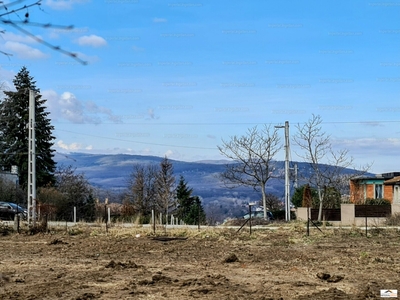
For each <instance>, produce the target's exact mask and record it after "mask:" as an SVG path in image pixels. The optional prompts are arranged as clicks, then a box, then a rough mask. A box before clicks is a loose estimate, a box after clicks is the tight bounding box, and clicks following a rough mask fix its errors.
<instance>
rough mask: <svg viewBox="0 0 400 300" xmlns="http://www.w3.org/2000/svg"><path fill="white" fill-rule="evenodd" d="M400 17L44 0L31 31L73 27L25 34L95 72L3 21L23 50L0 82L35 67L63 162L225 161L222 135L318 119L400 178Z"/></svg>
mask: <svg viewBox="0 0 400 300" xmlns="http://www.w3.org/2000/svg"><path fill="white" fill-rule="evenodd" d="M32 2H34V1H32ZM32 2H29V1H24V4H28V3H32ZM10 9H11V8H10ZM3 11H4V9H3ZM25 12H26V11H25V10H24V11H22V12H21V13H19V15H17V14H11V15H10V17H9V18H10V19H11V20H18V19H19V18H20V19H23V16H24V14H25ZM399 13H400V1H383V2H379V1H375V2H374V1H358V0H353V1H285V0H280V1H224V0H220V1H176V2H175V1H152V0H148V1H144V0H141V1H140V0H102V1H101V0H98V1H94V0H92V1H90V0H75V1H74V0H69V1H63V0H43V1H42V5H41V9H39V8H38V7H31V8H29V15H30V16H29V20H30V21H31V22H44V23H52V24H56V25H58V24H59V25H74V26H75V27H74V29H72V30H70V31H65V30H61V29H57V28H47V29H43V28H37V27H30V26H27V27H24V28H25V29H28V30H30V32H32V33H33V34H34V35H36V36H39V37H40V38H43V39H45V40H46V41H48V42H49V43H52V44H54V45H59V46H62V48H63V49H66V50H69V51H72V52H74V53H77V54H78V56H79V58H81V59H83V60H85V61H88V65H86V66H84V65H81V64H80V63H78V62H77V61H75V60H73V59H72V58H70V57H68V56H66V55H63V54H61V53H58V52H55V51H53V50H51V49H49V48H46V47H45V46H43V45H41V44H39V43H37V42H35V41H34V40H33V39H31V38H29V37H27V36H25V35H23V34H22V33H21V32H19V31H16V30H15V29H13V28H12V27H8V26H5V25H0V28H2V29H3V30H6V32H5V33H4V34H3V35H2V38H1V39H0V50H1V51H3V52H7V53H12V54H13V56H12V57H10V59H9V58H7V57H6V56H3V57H2V58H0V79H1V81H2V82H5V83H6V84H8V86H12V79H13V77H14V76H15V74H16V73H17V72H18V71H19V70H20V68H21V67H22V66H26V67H27V68H28V69H29V71H30V73H31V75H32V76H33V77H34V78H35V80H36V83H37V86H38V87H39V88H40V89H41V93H42V95H43V98H45V99H47V100H48V102H47V106H48V109H49V111H50V112H51V118H52V123H53V125H54V126H55V131H54V135H55V136H56V141H55V149H56V150H57V151H59V152H88V153H131V154H142V155H156V156H164V155H168V157H170V158H172V159H179V160H185V161H196V160H204V159H221V158H222V157H221V156H220V154H219V152H218V149H217V145H221V141H222V139H225V140H229V138H230V137H231V136H233V135H242V134H244V133H245V132H246V131H247V129H248V128H250V127H253V126H256V125H258V126H261V125H263V124H271V125H283V124H284V122H285V121H289V123H290V134H291V135H293V134H295V131H296V128H295V125H296V124H302V123H304V122H305V121H307V120H308V119H309V118H310V117H311V115H312V114H316V115H320V116H321V117H322V119H323V121H324V123H323V129H324V131H325V132H326V133H328V134H330V135H331V138H332V143H333V145H334V146H335V147H336V148H337V149H343V148H345V149H348V150H349V154H350V155H351V156H353V157H354V160H355V163H356V164H357V165H362V164H365V163H372V162H373V167H372V169H371V171H372V172H376V173H384V172H391V171H400V160H399V153H400V118H399V116H400V103H399V96H400V21H399V18H398V16H399ZM3 18H8V17H3ZM283 136H284V132H283V130H282V139H283ZM291 156H292V159H293V160H299V157H298V156H297V155H296V148H295V146H294V145H292V154H291ZM276 158H277V159H279V160H280V159H284V151H283V149H282V152H281V153H280V154H279V155H278V156H277V157H276Z"/></svg>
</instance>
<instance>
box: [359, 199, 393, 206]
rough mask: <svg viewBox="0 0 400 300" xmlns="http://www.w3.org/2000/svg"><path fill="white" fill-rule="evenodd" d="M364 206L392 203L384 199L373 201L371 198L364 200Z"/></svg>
mask: <svg viewBox="0 0 400 300" xmlns="http://www.w3.org/2000/svg"><path fill="white" fill-rule="evenodd" d="M365 204H366V205H391V204H392V203H391V202H390V201H389V200H387V199H384V198H377V199H373V198H367V199H366V200H365Z"/></svg>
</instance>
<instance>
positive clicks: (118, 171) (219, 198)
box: [54, 153, 353, 219]
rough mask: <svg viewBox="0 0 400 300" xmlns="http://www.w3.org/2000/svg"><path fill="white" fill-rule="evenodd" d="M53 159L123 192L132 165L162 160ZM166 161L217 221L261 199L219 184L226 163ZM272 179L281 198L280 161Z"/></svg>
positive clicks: (270, 187)
mask: <svg viewBox="0 0 400 300" xmlns="http://www.w3.org/2000/svg"><path fill="white" fill-rule="evenodd" d="M54 159H55V161H56V162H57V164H58V165H64V166H72V167H74V168H76V171H77V172H78V173H83V174H85V177H86V178H87V179H88V181H89V182H90V184H91V185H93V186H95V187H98V188H100V189H106V190H113V191H117V192H123V191H124V189H125V188H126V187H127V180H128V178H129V176H130V174H131V173H132V171H133V166H134V165H135V164H155V165H159V164H160V162H161V161H162V159H163V158H162V157H156V156H141V155H129V154H116V155H109V154H86V153H69V154H61V153H56V155H55V158H54ZM170 161H171V163H172V164H173V167H174V174H175V175H176V178H177V180H179V176H180V175H182V176H183V177H184V178H185V180H186V181H187V183H188V186H189V187H191V188H193V194H194V195H198V196H200V197H201V198H202V201H203V205H204V206H205V208H206V211H207V209H208V211H209V213H215V214H216V215H218V216H219V218H218V219H220V218H222V217H223V218H225V217H227V216H231V217H238V216H241V215H243V214H244V213H245V212H246V209H247V204H248V202H250V201H258V200H260V199H261V195H260V193H257V192H255V191H254V190H253V189H252V188H248V187H239V188H234V189H229V188H227V187H225V186H224V185H223V183H222V182H221V180H220V179H219V178H218V174H220V173H222V172H223V171H224V169H225V165H226V164H227V163H229V161H227V160H226V161H224V160H216V161H213V160H207V161H198V162H184V161H178V160H172V159H171V160H170ZM293 164H294V163H292V166H293ZM297 166H298V177H299V178H307V177H309V176H310V175H311V174H312V169H311V168H310V166H309V164H308V163H303V162H298V163H297ZM347 171H348V172H352V171H353V170H350V169H349V170H347ZM273 177H274V178H272V179H270V180H269V181H268V183H267V193H272V194H274V195H276V196H278V197H282V198H283V197H284V162H283V161H276V162H275V170H274V173H273ZM303 183H304V182H303ZM299 184H302V180H299Z"/></svg>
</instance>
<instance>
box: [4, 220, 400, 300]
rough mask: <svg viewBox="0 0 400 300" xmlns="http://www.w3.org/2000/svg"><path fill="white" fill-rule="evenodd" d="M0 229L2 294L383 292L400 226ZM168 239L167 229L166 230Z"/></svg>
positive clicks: (395, 269)
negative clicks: (320, 229) (307, 229)
mask: <svg viewBox="0 0 400 300" xmlns="http://www.w3.org/2000/svg"><path fill="white" fill-rule="evenodd" d="M2 233H3V235H1V236H0V299H35V300H36V299H214V300H215V299H255V300H257V299H258V300H261V299H324V300H325V299H381V296H380V290H383V289H397V290H399V291H400V251H399V250H400V232H399V231H398V230H395V229H393V230H383V229H382V230H381V229H375V230H374V231H370V233H369V235H368V237H366V236H365V232H364V231H363V230H362V229H325V230H323V233H320V232H318V231H317V230H315V229H313V230H312V231H311V234H310V236H307V235H306V234H305V230H304V229H303V228H302V226H290V227H288V228H280V229H278V230H255V231H254V230H253V232H252V235H251V236H250V234H249V230H248V228H247V229H246V228H244V229H243V230H242V231H241V232H239V233H237V232H236V230H233V229H230V230H229V229H213V228H210V229H202V230H201V231H200V232H199V231H197V230H195V229H191V230H190V229H174V230H172V229H171V230H169V231H167V235H165V233H164V232H163V231H161V230H159V232H158V234H157V235H154V234H152V232H151V230H150V229H148V230H145V229H143V228H142V229H141V228H136V229H135V228H131V229H121V228H111V229H110V230H109V231H108V233H106V232H105V231H104V228H103V227H99V228H90V229H85V228H73V229H68V230H65V229H64V230H58V231H53V232H50V233H46V234H43V233H40V234H35V235H29V234H27V233H21V234H17V233H8V231H5V230H4V228H3V231H2ZM167 236H168V238H163V237H167Z"/></svg>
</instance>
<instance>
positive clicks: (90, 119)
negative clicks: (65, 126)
mask: <svg viewBox="0 0 400 300" xmlns="http://www.w3.org/2000/svg"><path fill="white" fill-rule="evenodd" d="M42 95H43V98H44V99H47V107H48V109H49V111H50V113H51V117H52V118H53V119H64V120H68V121H70V122H71V123H75V124H83V123H90V124H100V123H102V122H103V120H104V119H106V120H107V121H111V122H113V123H121V117H119V116H116V115H114V113H113V112H112V110H111V109H109V108H106V107H102V106H98V105H97V104H96V103H95V102H93V101H82V100H79V99H77V98H76V96H75V95H74V94H72V93H70V92H64V93H62V94H61V95H58V94H57V93H56V92H55V91H53V90H47V91H43V92H42Z"/></svg>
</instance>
